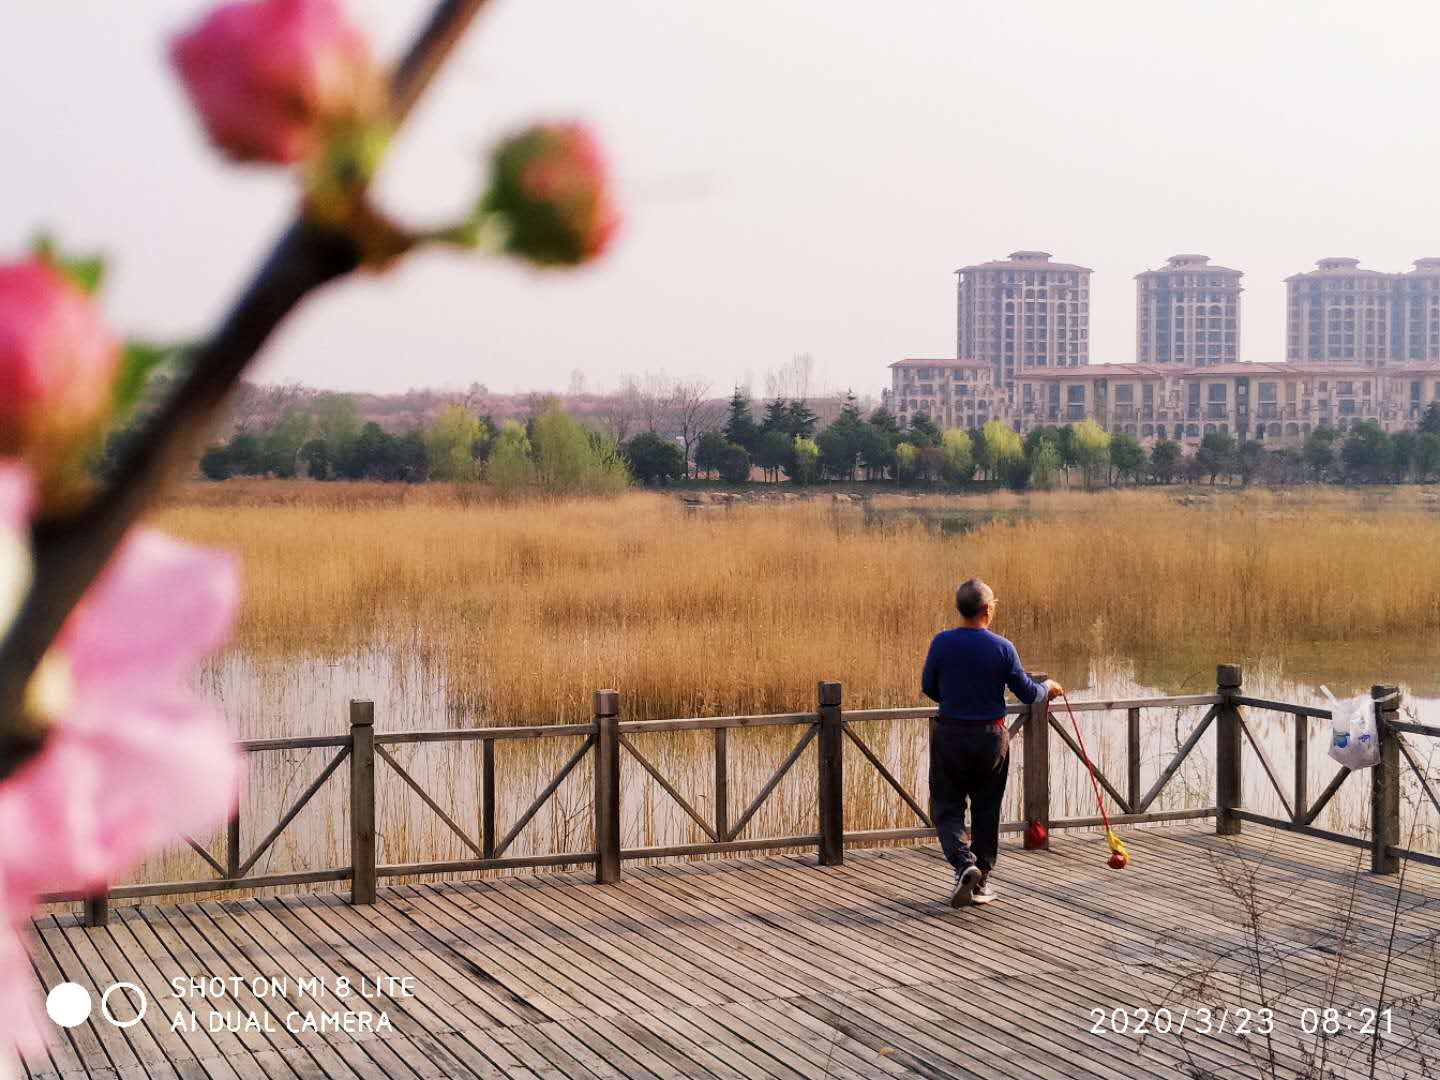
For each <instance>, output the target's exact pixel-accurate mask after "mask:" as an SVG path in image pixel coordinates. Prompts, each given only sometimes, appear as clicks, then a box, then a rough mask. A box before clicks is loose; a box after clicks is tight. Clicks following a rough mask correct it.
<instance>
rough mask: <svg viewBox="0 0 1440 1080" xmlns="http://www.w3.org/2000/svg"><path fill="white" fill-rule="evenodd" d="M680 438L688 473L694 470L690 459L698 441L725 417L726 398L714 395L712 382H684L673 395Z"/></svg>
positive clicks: (697, 380) (675, 389)
mask: <svg viewBox="0 0 1440 1080" xmlns="http://www.w3.org/2000/svg"><path fill="white" fill-rule="evenodd" d="M670 399H671V403H672V408H673V411H674V416H675V420H676V422H677V423H678V425H679V427H680V439H681V441H682V442H683V443H684V444H685V473H686V475H687V476H688V475H689V473H690V460H691V456H692V455H693V453H694V450H695V444H696V443H697V442H698V441H699V440H700V436H701V435H703V434H705V432H707V431H715V430H716V429H717V428H719V427H720V424H721V422H722V421H723V420H724V418H725V409H726V405H725V402H724V401H721V400H718V399H716V398H713V397H711V396H710V383H709V382H708V381H707V380H705V379H701V378H696V379H691V380H689V381H683V380H682V381H680V382H677V383H676V384H675V387H674V390H673V391H672V392H671V395H670Z"/></svg>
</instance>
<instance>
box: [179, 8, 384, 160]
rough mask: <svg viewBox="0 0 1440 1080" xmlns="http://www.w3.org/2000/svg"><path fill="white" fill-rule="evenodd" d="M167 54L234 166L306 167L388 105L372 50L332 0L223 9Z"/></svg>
mask: <svg viewBox="0 0 1440 1080" xmlns="http://www.w3.org/2000/svg"><path fill="white" fill-rule="evenodd" d="M170 57H171V60H172V61H173V62H174V64H175V67H176V69H177V70H178V71H179V73H180V78H181V80H182V81H183V82H184V83H185V88H186V89H187V90H188V91H189V93H190V99H191V101H192V102H193V103H194V105H195V108H196V110H197V111H198V112H199V113H200V118H201V120H203V121H204V124H205V128H206V131H207V132H208V133H209V135H210V140H211V141H212V142H213V143H214V144H215V145H216V146H217V147H218V148H219V149H220V150H222V151H224V152H225V153H226V154H228V155H230V156H231V157H233V158H236V159H238V160H240V161H271V162H276V163H278V164H293V163H295V162H298V161H302V160H304V159H305V158H308V157H310V156H312V155H313V154H315V153H316V151H317V150H319V148H320V147H321V146H322V145H323V143H324V141H325V137H326V135H327V134H328V133H329V132H330V131H332V130H333V129H335V128H336V127H337V126H343V125H345V124H346V123H351V122H357V121H363V120H365V119H368V118H373V117H374V116H376V115H377V114H378V113H379V112H380V110H381V108H382V107H383V103H384V95H383V88H384V84H383V80H382V78H381V76H380V72H379V70H378V69H377V68H376V67H375V65H374V64H373V63H372V62H371V59H370V49H369V45H368V43H367V42H366V40H365V38H364V36H363V35H362V34H360V33H359V32H358V31H357V30H356V29H355V28H354V27H352V26H351V25H350V23H349V22H347V21H346V19H345V13H344V11H343V10H342V9H341V7H340V5H339V3H338V2H337V0H241V2H239V3H232V4H226V5H225V6H223V7H220V8H217V9H215V10H214V11H212V12H211V13H210V14H209V15H208V16H207V17H206V18H205V19H204V20H203V21H202V22H201V23H200V24H199V25H198V26H196V27H195V28H194V29H192V30H190V31H189V32H187V33H184V34H181V35H179V36H178V37H176V38H175V39H174V41H173V42H172V43H171V47H170Z"/></svg>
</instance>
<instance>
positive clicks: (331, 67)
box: [0, 0, 619, 1075]
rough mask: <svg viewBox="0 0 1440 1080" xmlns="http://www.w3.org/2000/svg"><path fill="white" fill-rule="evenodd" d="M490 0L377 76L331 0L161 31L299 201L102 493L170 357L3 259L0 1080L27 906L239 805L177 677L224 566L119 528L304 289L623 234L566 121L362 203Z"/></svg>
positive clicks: (178, 459) (443, 22) (21, 967)
mask: <svg viewBox="0 0 1440 1080" xmlns="http://www.w3.org/2000/svg"><path fill="white" fill-rule="evenodd" d="M483 4H484V0H441V2H440V3H439V5H438V6H437V7H436V9H435V11H434V13H433V14H432V16H431V18H430V20H429V22H428V24H427V25H426V26H425V28H424V30H423V31H422V33H421V34H420V36H419V37H418V38H417V40H416V42H415V44H414V45H413V46H412V48H411V49H410V50H409V52H408V53H407V54H406V55H405V56H404V57H403V58H402V60H401V61H400V62H399V63H398V64H397V65H396V66H395V68H394V70H393V71H389V72H387V71H386V70H385V69H384V68H382V67H381V65H380V64H379V63H378V61H377V60H376V58H375V57H374V55H373V54H372V51H371V49H370V45H369V42H368V41H367V40H366V38H365V36H364V35H363V34H362V33H361V32H360V31H359V30H358V29H357V28H356V27H355V26H354V25H353V24H352V23H351V22H350V21H349V19H348V18H347V17H346V13H345V11H344V8H343V6H342V4H341V2H340V0H239V2H235V3H228V4H225V5H223V6H221V7H218V8H216V9H215V10H213V11H211V12H210V13H208V14H207V15H206V16H205V17H204V18H202V19H201V20H200V21H199V22H197V23H196V24H195V25H194V26H193V27H190V28H189V29H187V30H185V31H183V32H182V33H180V34H178V35H177V36H176V37H175V38H174V40H173V41H172V43H171V48H170V60H171V62H172V64H173V66H174V69H175V72H176V74H177V75H178V77H179V80H180V82H181V84H182V85H183V87H184V89H185V92H186V93H187V94H188V96H189V99H190V102H191V104H192V105H193V106H194V109H195V112H196V115H197V116H198V119H199V121H200V123H201V125H202V126H203V128H204V130H205V132H206V134H207V136H208V137H209V140H210V142H211V143H212V144H213V145H214V146H215V148H216V149H217V150H219V151H220V152H221V153H223V154H224V155H226V156H227V157H228V158H230V159H232V160H234V161H236V162H240V163H249V164H262V165H272V166H281V167H286V168H289V169H292V170H293V171H294V172H295V174H296V176H297V178H298V180H299V182H300V185H301V189H302V191H303V195H304V198H303V200H302V210H301V212H300V213H299V215H298V216H297V219H296V221H295V222H294V223H293V224H292V225H291V226H290V228H289V229H288V230H287V231H286V232H285V234H284V235H283V236H282V237H281V238H280V239H279V241H278V242H277V243H276V245H275V248H274V250H273V251H272V253H271V255H270V256H269V258H268V259H267V261H266V262H265V264H264V265H263V266H262V268H261V269H260V271H259V272H258V274H257V275H256V276H255V278H254V280H253V281H252V282H251V283H250V284H249V286H248V287H247V288H246V289H245V290H244V291H243V292H242V294H241V295H240V297H239V298H238V300H237V301H236V303H235V305H234V307H233V308H232V309H231V311H230V313H229V314H228V315H227V316H226V318H225V319H224V320H223V321H222V323H221V324H220V326H219V327H218V328H217V329H216V330H215V331H214V333H213V334H212V335H211V336H210V337H209V338H208V339H207V340H206V341H205V342H204V343H203V344H202V345H200V346H198V347H197V348H196V349H195V350H193V352H192V353H190V354H189V355H188V356H187V357H186V363H185V364H184V365H183V368H184V374H183V375H181V376H179V377H177V378H176V379H174V380H173V385H174V389H173V390H171V391H170V392H169V396H168V398H167V399H166V400H165V401H164V402H163V403H162V404H161V406H160V408H159V409H158V410H157V411H156V413H155V415H154V416H153V417H152V418H151V419H150V420H149V421H148V422H147V426H146V427H145V428H144V431H143V434H142V437H141V438H140V440H139V441H138V443H137V445H136V447H135V448H134V450H133V451H132V452H131V454H130V456H129V458H127V459H126V460H124V461H122V462H121V464H120V467H119V468H118V470H117V471H116V475H115V478H114V479H113V480H111V481H109V482H108V483H107V484H106V485H105V486H98V485H97V483H96V481H94V480H93V479H91V478H90V477H89V476H88V475H87V471H86V469H85V468H84V463H85V461H86V460H87V458H88V456H89V455H90V454H91V452H92V450H93V448H94V446H95V444H96V440H97V439H98V438H100V437H101V436H102V435H103V433H104V432H105V430H106V429H107V427H108V426H110V425H112V424H114V423H115V422H117V421H119V420H121V419H123V418H124V415H125V414H126V412H127V411H128V410H129V409H130V408H131V407H132V406H133V404H134V401H135V400H136V398H137V397H138V395H139V391H140V389H141V388H142V387H143V385H144V382H145V378H146V376H147V374H148V373H149V372H150V371H151V370H152V369H153V368H154V366H155V365H156V364H157V363H158V362H160V361H162V360H163V359H164V358H165V353H164V352H163V351H161V350H156V349H152V348H146V347H143V346H138V345H133V344H132V345H126V344H125V343H123V342H122V340H121V338H120V336H119V335H117V334H116V333H115V331H114V330H113V329H111V328H110V327H109V326H108V325H107V323H106V321H105V319H104V318H103V317H102V316H101V314H100V311H99V308H98V306H97V305H96V303H95V300H94V297H93V294H94V292H95V290H96V289H97V288H98V287H99V285H100V283H101V279H102V277H103V266H102V265H101V264H100V263H99V262H98V261H97V260H75V259H70V258H67V257H66V256H65V255H64V254H62V253H61V252H59V251H58V250H57V249H56V248H55V246H54V245H53V244H52V243H51V242H49V241H48V240H46V241H42V242H40V243H38V244H37V247H36V250H35V251H34V252H32V253H31V254H30V255H28V256H25V257H22V258H19V259H16V260H14V261H11V262H8V263H7V262H0V1075H4V1073H5V1072H6V1065H5V1061H6V1059H7V1058H9V1057H10V1055H11V1054H12V1053H14V1052H17V1051H18V1052H19V1053H21V1054H32V1053H37V1052H39V1051H40V1050H41V1049H42V1048H43V1045H44V1036H45V1028H44V1022H43V1013H42V1011H41V1010H40V1009H39V1006H38V1003H37V1002H35V1001H33V1000H32V999H31V987H32V985H33V980H32V978H31V967H30V961H29V959H28V957H27V956H26V954H25V948H24V944H23V940H22V937H21V934H22V930H23V928H24V926H25V924H26V922H27V921H28V919H29V916H30V913H31V911H32V910H33V908H34V905H35V903H36V899H37V897H39V896H40V895H42V894H44V893H47V892H89V891H94V890H97V889H99V888H102V887H103V886H104V884H105V883H106V882H107V881H109V880H112V879H113V878H115V877H116V876H117V875H119V874H122V873H124V872H125V871H126V870H127V869H129V868H130V867H132V866H133V865H135V863H136V862H137V861H138V860H140V859H142V858H144V857H145V856H146V855H148V854H150V853H152V852H154V851H156V850H158V849H159V848H161V847H163V846H164V845H166V844H168V843H171V842H173V841H175V840H176V839H178V838H180V837H181V836H182V835H185V834H196V833H204V832H205V831H206V830H207V829H210V828H213V827H215V826H217V825H219V824H220V823H221V822H223V821H224V820H225V819H226V817H227V816H228V815H229V814H230V813H231V811H232V810H233V808H234V805H235V801H236V792H237V787H238V784H239V780H240V761H239V757H238V755H237V753H236V750H235V747H234V744H233V741H232V740H231V738H230V737H229V734H228V732H227V730H226V727H225V724H224V723H223V721H222V720H221V718H220V717H219V716H218V715H217V714H216V713H215V712H214V711H213V710H212V709H210V708H209V707H207V706H206V705H204V704H202V703H201V702H199V701H198V700H197V699H196V698H195V697H194V696H193V695H192V694H191V693H190V691H189V690H188V688H187V681H188V677H189V675H190V673H191V672H192V671H193V670H194V668H195V666H196V664H197V663H199V662H200V661H201V660H202V659H203V658H204V657H205V656H206V655H208V654H209V653H211V652H212V651H214V650H215V649H217V648H219V647H220V646H221V645H223V643H224V642H225V640H226V638H227V636H228V633H229V630H230V626H231V623H232V621H233V619H234V616H235V611H236V607H237V604H238V602H239V579H238V572H237V567H236V566H235V565H234V561H233V560H232V559H231V558H230V557H229V556H228V555H226V554H225V553H223V552H218V551H209V550H203V549H200V548H196V547H192V546H190V545H187V544H182V543H180V542H178V541H176V540H173V539H170V538H169V537H166V536H164V535H163V534H161V533H159V532H157V531H155V530H153V529H148V528H143V527H134V525H135V521H136V519H137V518H138V517H139V516H140V514H141V513H142V512H143V511H144V509H145V507H146V506H147V505H148V504H149V503H150V501H151V500H152V499H153V497H154V496H155V494H156V493H157V492H158V491H159V490H160V489H161V488H162V486H163V484H164V482H165V480H166V478H167V477H169V476H170V475H172V474H173V473H174V471H175V469H176V467H177V466H179V465H184V464H187V463H188V462H190V461H191V460H193V455H194V452H195V449H196V447H197V446H198V445H199V443H200V441H201V440H202V439H203V437H204V435H205V433H206V431H207V428H208V425H209V424H210V423H211V422H213V420H214V418H215V416H216V414H217V412H218V410H219V408H220V406H221V405H222V404H223V401H224V398H225V394H226V391H228V390H229V389H230V388H231V387H232V386H233V385H234V383H235V382H236V381H237V380H238V379H239V377H240V375H241V373H242V372H243V371H244V369H245V367H246V365H247V364H248V363H249V362H250V361H251V359H253V357H254V356H255V355H256V354H257V353H258V351H259V350H260V348H261V347H262V346H263V344H264V342H265V340H266V339H267V337H268V336H269V334H270V333H271V332H272V331H273V330H274V328H275V326H276V325H278V324H279V322H280V321H281V320H283V318H284V317H285V316H286V315H287V314H288V313H289V312H290V311H291V310H292V309H293V308H294V307H295V306H296V305H297V304H298V303H300V302H301V301H302V300H303V299H304V298H305V297H306V296H307V295H308V294H309V293H310V292H311V291H313V290H314V289H315V288H317V287H319V286H320V285H322V284H324V283H326V282H327V281H330V280H333V279H335V278H337V277H340V276H343V275H344V274H347V273H350V272H352V271H354V270H357V269H361V268H370V269H381V268H383V267H385V266H386V265H388V264H389V263H391V262H392V261H393V260H395V259H396V258H398V257H400V256H402V255H403V254H405V253H406V252H408V251H410V250H412V249H413V248H415V247H417V246H420V245H422V244H431V243H437V244H448V245H458V246H463V247H469V248H474V249H479V250H483V251H486V252H490V253H495V254H501V253H503V254H506V255H511V256H516V257H519V258H521V259H524V260H527V261H529V262H531V263H533V264H536V265H540V266H573V265H578V264H580V263H584V262H587V261H589V260H591V259H594V258H595V257H596V256H598V255H600V254H602V253H603V252H604V251H605V250H606V249H607V247H608V246H609V244H610V243H611V241H612V239H613V237H614V234H615V230H616V227H617V223H618V220H619V218H618V214H617V212H616V209H615V206H614V203H613V201H612V197H611V193H610V190H609V186H608V183H607V177H606V169H605V164H604V159H603V156H602V154H601V152H600V150H599V147H598V145H597V143H596V141H595V139H594V138H593V137H592V136H591V135H590V133H589V132H588V131H587V130H586V129H585V128H584V127H583V126H581V125H579V124H575V123H570V122H549V123H543V124H538V125H536V126H534V127H532V128H530V129H528V130H525V131H522V132H519V133H517V134H515V135H514V136H512V137H510V138H508V139H506V140H504V141H502V142H501V144H500V145H499V146H498V147H497V148H496V149H495V150H494V152H493V155H492V158H491V161H490V163H489V167H490V174H491V175H490V181H489V184H488V187H487V188H486V190H485V191H484V192H483V193H482V194H481V195H480V196H479V197H478V198H477V199H476V200H475V203H474V206H473V209H472V210H471V212H470V213H469V214H468V215H467V216H466V217H465V219H464V220H461V221H457V222H454V223H453V224H451V225H449V226H447V227H445V228H441V229H435V230H431V231H427V232H424V233H414V232H411V231H409V230H407V229H405V228H404V227H402V226H400V225H399V224H397V223H395V222H394V221H392V220H390V219H389V218H387V217H386V216H385V215H384V214H383V213H382V212H381V211H379V210H378V209H377V208H376V207H375V206H374V205H373V204H372V202H371V201H370V199H369V195H368V191H369V185H370V181H371V179H372V177H373V176H374V175H375V172H376V170H377V168H378V167H379V165H380V163H381V162H382V161H383V158H384V155H385V151H386V148H387V146H388V143H389V141H390V138H391V135H392V134H393V132H394V131H395V130H396V128H398V126H399V125H400V124H401V123H402V122H403V121H404V119H405V116H406V114H407V113H408V112H409V110H410V108H411V107H412V106H413V104H414V103H415V100H416V99H417V98H418V96H419V95H420V93H421V91H422V90H423V89H424V88H425V86H426V84H427V83H428V82H429V80H430V78H431V77H432V76H433V74H434V73H435V71H436V70H438V68H439V67H440V65H441V64H442V63H443V60H444V57H445V55H446V54H447V52H448V50H449V49H450V48H451V47H453V45H454V43H455V41H456V40H457V39H458V38H459V37H460V36H461V34H462V32H463V30H464V29H465V27H466V25H467V24H468V22H469V21H470V20H471V19H472V18H473V17H474V15H475V14H476V13H477V12H478V10H479V9H480V8H481V7H482V6H483Z"/></svg>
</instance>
